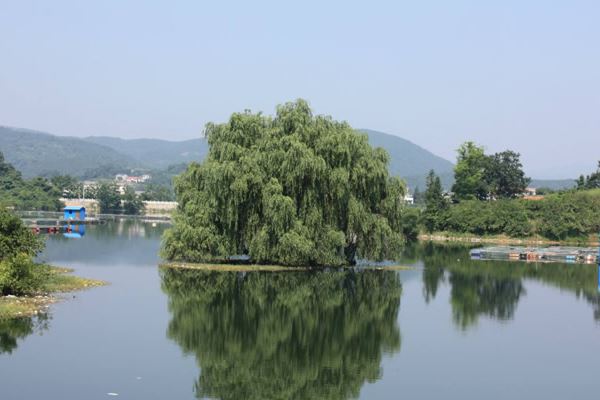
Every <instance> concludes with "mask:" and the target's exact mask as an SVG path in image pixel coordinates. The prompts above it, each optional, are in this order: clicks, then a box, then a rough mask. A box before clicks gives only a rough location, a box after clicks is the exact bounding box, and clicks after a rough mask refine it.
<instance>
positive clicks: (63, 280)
mask: <svg viewBox="0 0 600 400" xmlns="http://www.w3.org/2000/svg"><path fill="white" fill-rule="evenodd" d="M39 267H40V268H45V269H47V279H46V280H45V282H44V283H43V285H42V287H41V289H40V290H38V291H37V292H36V293H33V294H31V295H28V296H0V320H1V319H10V318H21V317H30V316H33V315H37V314H38V313H40V312H43V311H45V310H46V309H48V307H49V306H50V305H51V304H53V303H56V302H59V301H61V300H62V299H61V297H60V296H59V294H61V293H67V292H74V291H79V290H85V289H89V288H92V287H98V286H103V285H106V284H107V283H106V282H103V281H99V280H94V279H87V278H81V277H79V276H74V275H69V274H70V273H71V272H73V270H71V269H68V268H60V267H52V266H48V265H42V264H41V265H39Z"/></svg>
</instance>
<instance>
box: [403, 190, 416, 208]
mask: <svg viewBox="0 0 600 400" xmlns="http://www.w3.org/2000/svg"><path fill="white" fill-rule="evenodd" d="M404 203H406V204H410V205H413V204H415V198H414V196H413V195H412V194H410V193H406V194H405V195H404Z"/></svg>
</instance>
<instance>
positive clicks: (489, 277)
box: [450, 270, 525, 329]
mask: <svg viewBox="0 0 600 400" xmlns="http://www.w3.org/2000/svg"><path fill="white" fill-rule="evenodd" d="M450 284H451V285H452V292H451V295H450V296H451V298H452V300H451V301H452V314H453V315H452V316H453V319H454V322H455V323H456V324H457V325H458V326H460V327H461V328H463V329H465V328H467V327H469V326H471V325H474V324H475V323H476V322H477V318H478V316H479V315H487V316H489V317H492V318H496V319H500V320H507V319H511V318H512V317H513V315H514V313H515V309H516V308H517V303H518V302H519V298H520V297H521V294H523V293H524V292H525V289H524V288H523V284H522V283H521V280H520V279H518V278H517V279H514V278H510V277H502V276H497V275H495V274H472V273H469V272H467V273H465V271H458V270H457V271H452V272H451V273H450Z"/></svg>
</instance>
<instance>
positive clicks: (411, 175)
mask: <svg viewBox="0 0 600 400" xmlns="http://www.w3.org/2000/svg"><path fill="white" fill-rule="evenodd" d="M361 131H362V132H364V133H366V134H367V135H368V136H369V142H370V143H371V145H373V146H378V147H383V148H385V149H386V150H387V151H388V153H389V154H390V172H391V174H392V175H399V176H401V177H402V178H404V179H405V180H406V181H407V183H408V186H409V187H410V189H411V191H412V190H414V189H415V188H416V187H419V188H420V190H424V188H425V176H426V175H427V173H428V172H429V170H431V169H433V170H435V172H436V174H438V175H439V176H440V178H441V179H442V183H443V185H444V187H445V188H449V187H450V186H451V185H452V182H453V167H454V165H453V164H452V163H451V162H450V161H448V160H445V159H444V158H442V157H439V156H436V155H435V154H433V153H431V152H429V151H428V150H426V149H424V148H422V147H420V146H418V145H416V144H414V143H412V142H410V141H408V140H405V139H403V138H401V137H398V136H394V135H389V134H386V133H383V132H377V131H373V130H369V129H362V130H361ZM0 151H1V152H3V153H4V156H5V158H6V160H7V161H8V162H10V163H11V164H13V165H14V166H15V168H17V169H18V170H20V171H21V172H22V173H23V176H24V177H25V178H29V177H33V176H38V175H43V176H53V175H57V174H70V175H74V176H77V177H85V178H96V177H110V176H112V175H114V174H115V173H120V172H129V171H130V170H131V169H132V168H142V169H147V170H153V171H154V172H153V175H165V174H169V173H170V172H168V171H167V168H168V167H169V166H172V165H175V164H183V163H189V162H190V161H200V160H202V159H204V157H205V156H206V154H207V152H208V145H207V143H206V139H204V138H198V139H191V140H185V141H178V142H177V141H168V140H160V139H120V138H115V137H107V136H94V137H88V138H73V137H66V136H54V135H51V134H48V133H42V132H36V131H31V130H27V129H17V128H9V127H3V126H0ZM171 170H172V171H175V170H177V171H179V170H181V168H176V169H173V168H172V169H171ZM159 171H163V172H164V173H162V172H161V173H159ZM165 179H166V180H168V177H167V178H165ZM572 185H574V181H571V180H559V181H551V180H543V181H542V180H533V181H532V184H531V186H534V187H542V186H544V187H549V188H551V189H563V188H568V187H572Z"/></svg>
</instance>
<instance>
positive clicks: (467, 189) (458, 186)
mask: <svg viewBox="0 0 600 400" xmlns="http://www.w3.org/2000/svg"><path fill="white" fill-rule="evenodd" d="M520 157H521V155H520V154H519V153H515V152H514V151H511V150H505V151H502V152H499V153H495V154H492V155H486V154H485V151H484V149H483V147H481V146H477V145H476V144H475V143H473V142H465V143H463V144H462V145H461V146H460V147H459V149H458V158H457V162H456V167H455V168H454V178H455V182H454V185H453V186H452V191H453V192H454V194H455V197H456V198H457V199H458V200H472V199H479V200H486V199H490V198H514V197H517V196H518V195H520V194H522V193H523V192H524V191H525V188H526V187H527V185H528V184H529V182H530V179H529V178H527V177H526V176H525V173H524V172H523V165H522V164H521V160H520Z"/></svg>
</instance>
